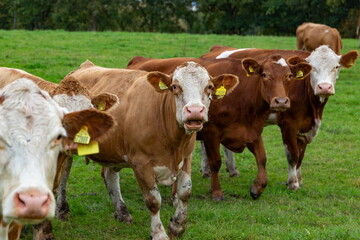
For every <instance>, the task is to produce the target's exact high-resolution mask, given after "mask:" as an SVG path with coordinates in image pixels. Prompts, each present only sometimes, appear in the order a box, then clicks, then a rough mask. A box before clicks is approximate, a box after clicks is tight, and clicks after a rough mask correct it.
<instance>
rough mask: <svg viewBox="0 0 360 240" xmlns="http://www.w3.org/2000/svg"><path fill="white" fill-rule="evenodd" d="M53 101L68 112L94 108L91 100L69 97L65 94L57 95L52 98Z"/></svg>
mask: <svg viewBox="0 0 360 240" xmlns="http://www.w3.org/2000/svg"><path fill="white" fill-rule="evenodd" d="M54 100H55V102H57V103H58V104H59V105H60V106H62V107H64V108H66V109H67V110H68V111H69V112H75V111H80V110H83V109H91V108H94V106H93V105H92V103H91V100H90V99H89V98H87V97H85V96H84V95H75V96H69V95H67V94H59V95H55V96H54Z"/></svg>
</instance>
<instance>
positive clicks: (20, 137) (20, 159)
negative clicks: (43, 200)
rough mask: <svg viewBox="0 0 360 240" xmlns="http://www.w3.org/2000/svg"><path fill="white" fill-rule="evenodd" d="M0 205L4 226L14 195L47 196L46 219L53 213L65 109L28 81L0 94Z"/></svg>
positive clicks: (20, 82)
mask: <svg viewBox="0 0 360 240" xmlns="http://www.w3.org/2000/svg"><path fill="white" fill-rule="evenodd" d="M2 95H4V96H5V100H4V101H3V103H2V104H0V183H1V184H0V204H1V214H2V215H3V217H4V221H5V222H11V220H12V219H13V218H16V216H15V213H14V204H13V199H14V196H15V194H16V193H18V192H21V191H25V190H31V189H37V190H38V191H40V192H41V193H43V194H49V196H50V198H51V200H52V203H51V204H50V208H49V212H48V217H53V216H54V213H55V201H54V196H53V194H52V191H51V190H52V187H53V181H54V178H55V173H56V164H57V157H58V154H59V151H60V150H62V146H61V144H60V141H56V138H57V137H58V136H59V135H62V136H65V135H66V132H65V129H64V128H63V126H62V123H61V122H62V119H63V117H64V113H65V109H63V108H61V107H60V106H59V105H58V104H57V103H56V102H55V101H53V99H52V98H51V97H50V96H49V94H48V93H47V92H45V91H42V90H41V89H39V87H38V86H37V85H36V84H35V83H33V82H32V81H31V80H28V79H24V78H23V79H19V80H16V81H15V82H13V83H11V84H9V85H7V86H6V87H5V88H4V89H2V90H1V91H0V96H2Z"/></svg>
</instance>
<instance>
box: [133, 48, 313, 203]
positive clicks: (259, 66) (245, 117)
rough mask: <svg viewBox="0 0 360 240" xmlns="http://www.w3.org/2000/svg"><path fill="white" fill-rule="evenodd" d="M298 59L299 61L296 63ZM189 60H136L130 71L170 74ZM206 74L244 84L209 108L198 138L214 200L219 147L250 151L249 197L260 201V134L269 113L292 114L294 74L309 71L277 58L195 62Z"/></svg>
mask: <svg viewBox="0 0 360 240" xmlns="http://www.w3.org/2000/svg"><path fill="white" fill-rule="evenodd" d="M295 59H298V58H294V60H295ZM185 60H188V58H173V59H151V58H143V57H135V58H134V59H132V60H131V61H130V62H129V64H128V68H139V69H142V70H147V71H150V70H157V69H162V71H164V70H165V71H171V69H173V68H174V66H176V65H178V64H179V62H181V61H185ZM194 61H197V62H199V63H200V64H202V65H203V66H205V67H206V68H207V70H208V71H209V73H210V74H213V75H216V74H221V73H231V74H234V75H236V76H238V77H239V79H240V83H239V85H238V87H237V88H236V89H235V90H234V92H233V93H232V94H229V95H228V96H227V97H224V98H223V99H222V100H220V101H216V102H213V103H211V106H210V111H209V119H210V121H209V122H208V123H207V124H205V126H204V129H203V130H202V131H201V132H199V133H198V136H199V139H202V140H203V141H204V145H205V148H206V152H207V156H208V159H209V164H210V169H211V190H212V197H213V199H214V200H222V199H223V197H224V194H223V192H222V190H221V187H220V183H219V175H218V172H219V169H220V166H221V157H220V149H219V147H220V143H222V144H223V145H225V146H226V147H228V148H230V149H231V150H233V151H236V152H242V151H243V150H244V149H245V147H247V148H248V149H249V150H250V151H251V152H252V153H253V154H254V156H255V158H256V162H257V165H258V176H257V178H256V179H255V181H254V184H253V185H252V187H251V191H250V193H251V196H252V197H253V198H258V197H259V196H260V195H261V193H262V192H263V191H264V188H265V186H266V184H267V176H266V169H265V165H266V154H265V149H264V146H263V143H262V138H261V132H262V130H263V127H264V124H265V120H266V119H267V117H268V115H269V114H270V112H276V111H284V110H286V109H288V108H290V105H291V103H290V101H289V98H288V97H287V87H288V85H289V84H290V82H292V81H295V79H297V77H296V73H297V72H299V71H302V73H303V74H304V76H306V75H307V74H309V72H310V70H311V66H310V65H309V64H306V63H297V64H296V65H289V64H288V63H287V62H286V61H285V60H284V59H283V58H282V57H280V56H279V55H272V56H268V57H266V58H263V60H261V61H256V60H255V59H252V58H246V59H243V60H242V61H241V60H237V59H222V60H212V59H201V58H199V59H194Z"/></svg>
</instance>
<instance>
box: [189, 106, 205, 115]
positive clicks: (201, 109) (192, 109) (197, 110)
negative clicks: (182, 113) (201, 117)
mask: <svg viewBox="0 0 360 240" xmlns="http://www.w3.org/2000/svg"><path fill="white" fill-rule="evenodd" d="M185 110H186V113H187V114H195V113H200V114H202V113H203V112H204V111H205V107H186V108H185Z"/></svg>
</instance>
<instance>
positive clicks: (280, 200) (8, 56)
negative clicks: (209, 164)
mask: <svg viewBox="0 0 360 240" xmlns="http://www.w3.org/2000/svg"><path fill="white" fill-rule="evenodd" d="M214 44H221V45H224V46H232V47H238V48H245V47H251V48H255V47H256V48H266V49H273V48H278V49H295V37H271V36H270V37H265V36H235V35H234V36H223V35H190V34H161V33H127V32H64V31H33V32H29V31H0V66H3V67H12V68H19V69H23V70H25V71H28V72H29V73H31V74H34V75H37V76H39V77H42V78H44V79H46V80H49V81H54V82H59V81H60V80H61V79H62V78H63V77H64V76H65V75H66V74H68V73H69V72H70V71H72V70H74V69H76V68H78V66H79V65H80V64H81V63H82V62H84V61H85V60H86V59H89V60H91V61H92V62H93V63H94V64H96V65H100V66H104V67H117V68H123V67H125V66H126V64H127V62H128V61H129V60H130V59H131V58H132V57H133V56H137V55H142V56H145V57H154V58H170V57H182V56H187V57H198V56H200V55H202V54H203V53H206V52H208V51H209V48H210V47H211V46H212V45H214ZM343 46H344V47H343V49H342V53H346V52H348V51H349V50H354V49H358V48H357V47H358V40H357V39H343ZM358 50H359V49H358ZM359 92H360V59H358V60H357V62H356V63H355V66H354V67H353V68H351V69H343V70H342V71H341V73H340V77H339V79H338V81H337V85H336V94H335V96H333V97H331V98H330V100H329V101H328V103H327V105H326V107H325V110H324V115H323V121H322V126H321V129H320V132H319V134H318V136H317V137H316V138H315V139H314V141H313V142H312V143H311V144H309V145H308V147H307V151H306V153H305V157H304V160H303V164H302V175H303V182H304V184H303V187H302V188H301V189H300V190H298V191H291V190H288V189H287V188H286V186H285V185H284V183H285V181H286V178H287V161H286V158H285V153H284V148H283V145H282V140H281V135H280V131H279V128H278V127H277V126H270V127H266V128H265V130H264V132H263V137H264V143H265V147H266V151H267V159H268V162H267V173H268V179H269V184H268V186H267V188H266V190H265V191H264V193H263V194H262V196H261V197H260V198H259V199H258V200H255V201H254V200H252V198H251V197H250V195H249V189H250V185H251V183H252V181H253V180H254V178H255V176H256V172H257V168H256V163H255V159H254V157H253V156H252V154H250V152H249V151H247V150H245V151H244V153H242V154H236V163H237V166H238V170H239V171H240V174H241V175H240V176H239V177H235V178H230V177H229V176H228V174H227V173H226V171H225V163H223V166H222V169H221V172H220V173H221V175H220V181H221V184H222V188H223V190H224V193H225V198H226V200H225V201H222V202H214V201H212V199H211V195H210V193H209V187H210V181H209V179H203V178H202V177H201V173H200V171H199V169H200V151H199V148H197V150H196V151H195V152H194V155H193V163H192V169H193V171H192V181H193V190H192V196H191V199H190V201H189V212H188V223H187V229H186V231H185V234H184V236H183V237H182V239H184V240H185V239H192V240H193V239H201V240H205V239H209V240H212V239H359V238H360V228H359V226H360V134H359V132H360V121H359V120H360V100H359V96H358V95H357V94H358V93H359ZM134 124H136V123H134ZM198 145H199V144H198ZM120 178H121V191H122V194H123V197H124V200H125V202H126V204H127V206H128V208H129V210H130V212H131V214H132V216H133V219H134V223H133V224H132V225H128V224H123V223H119V222H117V221H115V219H114V218H113V207H112V203H111V200H110V198H109V196H108V194H107V192H106V189H105V186H104V183H103V181H102V178H101V176H100V166H99V165H98V164H93V163H90V164H89V165H86V164H85V161H84V159H82V158H77V159H76V160H75V161H74V165H73V168H72V172H71V176H70V179H69V183H68V188H67V190H68V200H69V204H70V209H71V213H72V216H71V218H70V219H69V220H68V221H66V222H62V221H59V220H56V219H55V220H54V221H53V228H54V229H53V230H54V233H55V235H56V237H57V239H60V240H62V239H64V240H66V239H92V240H97V239H99V240H100V239H149V237H150V235H149V221H150V216H149V214H148V210H147V208H146V206H145V205H144V202H143V198H142V194H141V192H140V189H139V187H138V185H137V182H136V180H135V178H134V176H133V173H132V170H130V169H123V170H122V171H121V174H120ZM160 191H161V193H162V194H161V195H162V198H163V199H162V201H163V205H162V209H161V218H162V220H163V224H164V227H167V225H168V222H169V219H170V217H171V216H172V214H173V213H174V211H175V209H174V208H173V207H172V202H171V200H170V195H171V189H170V188H166V187H163V186H162V187H160ZM22 239H27V240H28V239H32V230H31V228H29V227H27V228H26V229H25V233H24V234H23V237H22Z"/></svg>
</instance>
